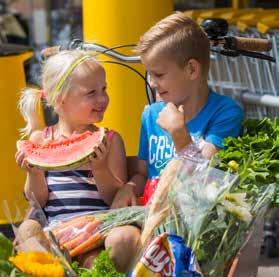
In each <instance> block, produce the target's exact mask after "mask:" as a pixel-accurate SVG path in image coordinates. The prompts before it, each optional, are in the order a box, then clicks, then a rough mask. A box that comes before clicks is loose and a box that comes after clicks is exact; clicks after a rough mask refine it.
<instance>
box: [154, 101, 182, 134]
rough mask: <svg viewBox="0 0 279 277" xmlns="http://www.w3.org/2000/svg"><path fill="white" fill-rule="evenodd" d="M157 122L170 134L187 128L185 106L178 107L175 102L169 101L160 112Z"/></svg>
mask: <svg viewBox="0 0 279 277" xmlns="http://www.w3.org/2000/svg"><path fill="white" fill-rule="evenodd" d="M157 124H158V125H159V126H160V127H161V128H162V129H164V130H165V131H167V132H168V133H169V134H170V135H172V134H174V133H177V131H179V130H182V129H185V119H184V109H183V106H179V107H178V108H177V107H176V106H175V105H174V104H173V103H168V104H167V105H166V106H165V107H164V108H163V109H162V110H161V112H160V113H159V116H158V118H157Z"/></svg>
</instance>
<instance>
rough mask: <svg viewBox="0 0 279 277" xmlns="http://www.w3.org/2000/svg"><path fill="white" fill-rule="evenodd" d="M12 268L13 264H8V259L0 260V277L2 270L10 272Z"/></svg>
mask: <svg viewBox="0 0 279 277" xmlns="http://www.w3.org/2000/svg"><path fill="white" fill-rule="evenodd" d="M13 269H14V266H13V265H12V264H10V263H9V262H8V261H4V260H0V276H1V277H2V275H1V274H2V272H5V273H7V274H10V273H11V272H12V270H13ZM7 276H8V275H7Z"/></svg>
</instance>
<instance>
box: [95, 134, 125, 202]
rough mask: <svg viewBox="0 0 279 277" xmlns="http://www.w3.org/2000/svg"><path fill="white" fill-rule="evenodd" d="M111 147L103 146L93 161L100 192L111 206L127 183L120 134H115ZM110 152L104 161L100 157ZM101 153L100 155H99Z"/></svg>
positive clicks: (109, 142) (123, 149)
mask: <svg viewBox="0 0 279 277" xmlns="http://www.w3.org/2000/svg"><path fill="white" fill-rule="evenodd" d="M107 142H108V144H109V146H105V145H101V147H100V149H98V151H96V152H97V158H96V160H95V159H94V158H93V160H92V161H91V165H92V170H93V175H94V179H95V181H96V185H97V188H98V191H99V193H100V195H101V196H102V198H103V199H104V201H105V202H106V203H107V204H108V205H111V203H112V201H113V198H114V196H115V194H116V192H117V191H118V189H119V188H121V187H122V186H123V184H124V183H126V182H127V162H126V152H125V147H124V143H123V140H122V138H121V136H120V135H119V134H118V133H114V135H113V137H112V138H111V140H110V141H107ZM107 150H108V151H109V152H108V153H107V156H105V157H104V159H103V160H102V159H100V160H98V157H100V156H102V154H103V155H104V154H105V151H107ZM98 152H99V153H98Z"/></svg>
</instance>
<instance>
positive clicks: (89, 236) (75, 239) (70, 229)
mask: <svg viewBox="0 0 279 277" xmlns="http://www.w3.org/2000/svg"><path fill="white" fill-rule="evenodd" d="M101 224H102V221H101V220H100V219H99V218H96V217H94V216H92V215H84V216H80V217H77V218H74V219H71V220H69V221H66V222H62V223H59V224H57V225H56V226H55V227H54V228H53V229H52V230H51V231H52V233H53V234H54V236H55V238H56V240H57V241H58V243H59V245H60V247H61V248H66V249H67V250H68V251H69V253H70V256H71V257H75V256H77V255H79V254H82V253H85V252H87V251H89V250H92V249H95V248H97V247H99V246H100V245H101V244H102V243H103V239H104V238H103V236H102V234H101V233H100V231H99V229H98V227H99V226H100V225H101Z"/></svg>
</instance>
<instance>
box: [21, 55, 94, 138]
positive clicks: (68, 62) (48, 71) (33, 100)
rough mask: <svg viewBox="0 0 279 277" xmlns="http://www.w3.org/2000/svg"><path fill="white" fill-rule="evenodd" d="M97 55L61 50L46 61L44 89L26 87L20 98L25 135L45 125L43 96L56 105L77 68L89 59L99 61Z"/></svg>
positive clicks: (23, 134) (51, 104)
mask: <svg viewBox="0 0 279 277" xmlns="http://www.w3.org/2000/svg"><path fill="white" fill-rule="evenodd" d="M95 57H96V54H95V53H88V52H85V51H81V50H73V51H62V52H59V53H58V54H55V55H53V56H51V57H49V58H48V59H47V60H46V61H45V63H44V65H43V69H42V75H41V78H42V88H43V89H42V90H38V89H34V88H25V89H23V90H22V93H21V96H20V99H19V105H18V106H19V110H20V113H21V114H22V116H23V118H24V120H25V121H26V126H25V127H24V128H22V129H20V133H21V135H22V136H23V137H25V136H29V135H30V134H31V133H32V132H33V131H35V130H40V129H42V127H43V126H42V125H43V124H42V120H41V116H40V104H41V98H42V97H44V99H45V100H46V102H47V104H48V105H50V106H53V107H55V105H56V101H57V98H58V97H63V98H64V97H65V96H66V94H67V93H68V91H69V88H70V85H71V80H72V72H73V71H74V70H75V68H76V67H77V66H78V65H79V64H81V63H83V62H84V61H85V60H87V59H94V61H95V62H98V61H97V59H96V58H95Z"/></svg>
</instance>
